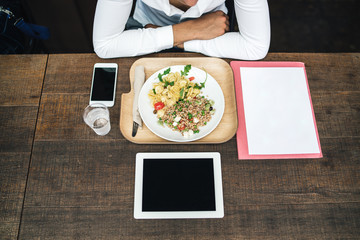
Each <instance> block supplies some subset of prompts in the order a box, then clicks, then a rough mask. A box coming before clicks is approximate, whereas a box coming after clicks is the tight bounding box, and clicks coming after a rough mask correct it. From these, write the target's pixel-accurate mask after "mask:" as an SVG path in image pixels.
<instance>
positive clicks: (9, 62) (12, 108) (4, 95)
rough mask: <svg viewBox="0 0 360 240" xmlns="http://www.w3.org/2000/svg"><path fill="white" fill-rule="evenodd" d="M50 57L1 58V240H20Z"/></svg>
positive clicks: (8, 56) (9, 56) (19, 56)
mask: <svg viewBox="0 0 360 240" xmlns="http://www.w3.org/2000/svg"><path fill="white" fill-rule="evenodd" d="M46 62H47V55H0V239H17V237H18V231H19V227H20V220H21V212H22V206H23V200H24V192H25V186H26V180H27V173H28V167H29V161H30V157H31V149H32V143H33V139H34V133H35V125H36V118H37V113H38V107H39V100H40V96H41V88H42V84H43V79H44V75H45V69H46Z"/></svg>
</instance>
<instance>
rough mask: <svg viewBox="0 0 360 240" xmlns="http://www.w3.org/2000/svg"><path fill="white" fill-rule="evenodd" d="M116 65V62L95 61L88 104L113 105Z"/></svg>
mask: <svg viewBox="0 0 360 240" xmlns="http://www.w3.org/2000/svg"><path fill="white" fill-rule="evenodd" d="M117 73H118V65H117V64H116V63H96V64H95V65H94V71H93V77H92V84H91V93H90V104H93V103H102V104H104V105H105V106H107V107H112V106H114V103H115V92H116V82H117Z"/></svg>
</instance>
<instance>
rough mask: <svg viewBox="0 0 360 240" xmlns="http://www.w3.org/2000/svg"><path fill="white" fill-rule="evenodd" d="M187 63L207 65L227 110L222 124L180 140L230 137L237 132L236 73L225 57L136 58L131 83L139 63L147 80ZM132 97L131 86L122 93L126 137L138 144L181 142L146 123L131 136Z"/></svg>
mask: <svg viewBox="0 0 360 240" xmlns="http://www.w3.org/2000/svg"><path fill="white" fill-rule="evenodd" d="M187 64H191V65H192V66H194V67H197V68H199V69H205V70H206V71H207V72H208V73H209V74H210V75H211V76H212V77H213V78H214V79H215V80H216V81H217V83H218V84H219V85H220V87H221V89H222V91H223V93H224V100H225V110H224V115H223V117H222V119H221V121H220V123H219V125H218V126H217V127H216V129H214V131H212V132H211V133H210V134H209V135H207V136H205V137H204V138H201V139H199V140H197V141H193V142H187V143H184V142H183V143H181V144H194V143H196V144H200V143H202V144H205V143H223V142H226V141H228V140H229V139H231V138H232V137H233V136H234V135H235V133H236V130H237V126H238V121H237V111H236V97H235V86H234V77H233V73H232V69H231V67H230V66H229V65H228V64H227V62H225V61H224V60H222V59H219V58H141V59H139V60H137V61H136V62H134V64H133V65H132V66H131V68H130V72H129V74H130V86H133V82H134V77H135V76H134V74H135V68H136V67H137V66H140V65H141V66H144V68H145V80H146V79H148V78H149V77H150V76H151V75H152V74H154V73H155V72H157V71H158V70H160V69H162V68H165V67H168V66H175V65H187ZM131 88H132V87H131ZM133 101H134V89H131V91H130V92H129V93H125V94H122V95H121V105H122V106H121V112H120V123H119V124H120V130H121V133H122V134H123V136H124V137H125V138H126V139H127V140H129V141H131V142H134V143H139V144H164V143H166V144H179V143H177V142H170V141H167V140H165V139H162V138H160V137H158V136H156V135H155V134H154V133H153V132H151V131H150V130H149V129H148V128H147V126H146V125H145V123H144V124H143V128H142V129H139V130H138V132H137V134H136V136H135V137H132V125H133V118H132V106H133ZM140 104H141V103H140Z"/></svg>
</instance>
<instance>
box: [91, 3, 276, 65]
mask: <svg viewBox="0 0 360 240" xmlns="http://www.w3.org/2000/svg"><path fill="white" fill-rule="evenodd" d="M131 6H132V0H123V1H114V0H99V1H98V5H97V8H96V13H95V20H94V32H93V41H94V50H95V52H96V53H97V54H98V56H99V57H102V58H114V57H127V56H136V55H143V54H147V53H151V52H157V51H161V50H163V49H167V48H171V47H173V46H178V47H183V48H184V49H185V50H186V51H193V52H200V53H203V54H205V55H209V56H215V57H226V58H235V59H244V60H256V59H261V58H263V57H265V55H266V54H267V51H268V49H269V44H270V22H269V12H268V6H267V1H266V0H235V2H234V6H235V12H236V16H237V21H238V26H239V32H232V33H230V32H227V31H228V30H229V21H228V17H227V16H226V15H225V14H224V13H223V12H221V11H217V12H213V13H208V14H204V15H203V16H201V17H199V18H198V19H193V20H189V21H186V22H182V23H179V24H175V25H172V26H165V27H158V26H153V25H149V26H147V27H146V28H143V29H138V30H125V24H126V22H127V19H128V17H129V14H130V11H131Z"/></svg>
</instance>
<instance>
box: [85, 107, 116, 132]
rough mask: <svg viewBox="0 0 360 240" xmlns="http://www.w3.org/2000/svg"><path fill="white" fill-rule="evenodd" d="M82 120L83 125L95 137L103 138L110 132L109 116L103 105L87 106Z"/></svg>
mask: <svg viewBox="0 0 360 240" xmlns="http://www.w3.org/2000/svg"><path fill="white" fill-rule="evenodd" d="M83 118H84V121H85V123H86V124H87V125H88V126H89V127H91V129H92V130H94V132H95V133H96V134H97V135H101V136H104V135H106V134H108V133H109V132H110V129H111V126H110V114H109V110H108V108H107V107H106V106H105V105H104V104H101V103H94V104H91V105H89V106H87V107H86V108H85V110H84V115H83Z"/></svg>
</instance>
